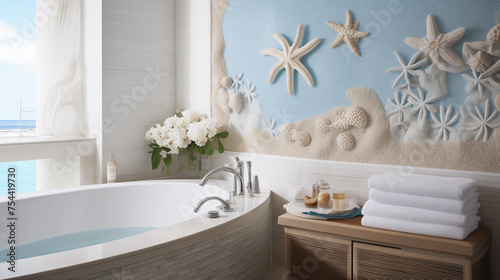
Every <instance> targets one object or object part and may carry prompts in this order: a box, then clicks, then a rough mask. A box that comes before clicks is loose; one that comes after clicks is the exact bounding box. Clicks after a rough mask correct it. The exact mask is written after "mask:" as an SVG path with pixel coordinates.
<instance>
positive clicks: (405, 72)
mask: <svg viewBox="0 0 500 280" xmlns="http://www.w3.org/2000/svg"><path fill="white" fill-rule="evenodd" d="M394 53H395V54H396V57H397V58H398V60H399V63H401V67H394V68H391V69H389V70H387V71H385V72H386V73H387V72H394V71H401V74H400V75H399V76H398V78H397V79H396V81H395V82H394V84H393V85H392V87H393V88H395V87H396V86H397V85H398V84H399V82H400V81H401V80H402V79H403V77H404V78H405V81H406V83H404V84H402V85H401V86H399V88H404V87H406V86H408V85H409V86H411V87H416V86H418V85H419V83H413V82H412V79H411V76H410V75H412V76H416V77H417V76H418V77H420V76H423V75H425V73H424V71H423V70H417V69H418V68H420V67H422V66H423V65H425V64H426V63H427V62H428V61H429V58H427V57H424V58H423V59H421V60H419V58H420V55H421V54H422V52H421V51H419V52H417V53H416V54H415V55H413V56H412V58H411V59H410V62H408V64H406V62H405V60H404V59H403V58H402V57H401V56H400V55H399V54H398V53H397V52H396V51H394Z"/></svg>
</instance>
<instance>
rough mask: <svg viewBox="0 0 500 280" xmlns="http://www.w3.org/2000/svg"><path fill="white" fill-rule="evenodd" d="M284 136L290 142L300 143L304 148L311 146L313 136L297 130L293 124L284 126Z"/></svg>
mask: <svg viewBox="0 0 500 280" xmlns="http://www.w3.org/2000/svg"><path fill="white" fill-rule="evenodd" d="M282 133H283V136H284V137H285V139H287V140H288V141H290V142H299V144H300V145H301V146H303V147H306V146H309V144H311V135H309V133H307V132H305V131H299V130H297V129H296V128H295V125H294V124H293V123H286V124H284V125H283V131H282Z"/></svg>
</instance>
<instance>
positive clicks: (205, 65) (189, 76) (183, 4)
mask: <svg viewBox="0 0 500 280" xmlns="http://www.w3.org/2000/svg"><path fill="white" fill-rule="evenodd" d="M210 13H211V11H210V0H177V9H176V28H177V30H176V34H177V41H176V44H177V47H176V48H177V52H176V61H177V64H176V66H177V70H176V79H177V83H176V86H177V89H176V91H177V107H180V108H182V109H193V110H196V111H199V112H201V113H205V114H208V115H209V114H210V88H211V82H210V81H211V80H210V42H211V30H210V29H211V19H210Z"/></svg>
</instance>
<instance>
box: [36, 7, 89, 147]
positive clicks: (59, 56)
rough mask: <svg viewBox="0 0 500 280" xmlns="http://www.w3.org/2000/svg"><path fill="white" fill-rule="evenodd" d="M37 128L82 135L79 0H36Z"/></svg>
mask: <svg viewBox="0 0 500 280" xmlns="http://www.w3.org/2000/svg"><path fill="white" fill-rule="evenodd" d="M36 4H37V39H36V41H37V47H36V48H37V50H36V56H37V130H38V134H39V135H40V136H42V137H47V136H49V137H50V136H53V137H72V136H86V134H87V130H88V129H87V121H86V108H85V66H84V63H83V53H82V32H81V29H82V21H81V18H82V16H81V12H82V11H81V10H82V9H81V6H82V3H81V1H80V0H37V3H36Z"/></svg>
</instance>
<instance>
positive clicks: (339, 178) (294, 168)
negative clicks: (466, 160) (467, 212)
mask: <svg viewBox="0 0 500 280" xmlns="http://www.w3.org/2000/svg"><path fill="white" fill-rule="evenodd" d="M236 156H238V157H240V160H245V161H252V175H258V176H259V182H260V186H261V189H263V190H272V191H273V192H274V194H273V196H272V201H271V209H272V211H273V213H272V219H273V220H272V229H273V234H272V242H273V263H274V264H276V265H283V264H284V255H283V253H284V251H283V247H284V246H283V244H284V242H285V240H284V233H283V228H282V227H280V226H279V225H278V224H277V217H278V216H279V215H280V214H282V213H284V212H285V211H284V210H283V204H284V203H286V202H287V201H289V193H290V192H291V190H293V188H295V187H298V186H300V185H304V186H312V184H313V183H315V182H317V181H318V180H326V181H327V182H328V183H329V184H330V186H331V187H332V188H342V189H345V190H346V195H347V196H348V197H355V198H356V199H357V201H358V204H360V205H362V204H364V203H365V202H366V200H368V191H369V189H368V178H370V176H372V175H376V174H382V173H387V172H412V173H418V174H426V175H437V176H449V177H467V178H473V179H475V180H476V181H477V185H478V192H479V193H480V196H479V202H480V204H481V208H480V210H479V216H480V217H481V223H480V224H481V226H485V227H488V228H490V229H491V232H492V250H491V252H490V269H491V274H492V275H491V279H500V270H499V269H498V268H499V267H500V216H499V215H498V213H500V174H496V173H484V172H471V171H459V170H447V169H432V168H416V167H403V166H391V165H377V164H364V163H350V162H336V161H326V160H312V159H300V158H289V157H280V156H268V155H259V154H247V153H236V152H228V151H226V152H225V153H224V154H222V155H221V154H217V153H216V154H214V156H212V157H210V169H212V168H215V167H218V166H223V165H224V164H225V163H227V164H229V166H230V167H235V166H236V164H235V161H234V158H235V157H236ZM245 173H246V172H245ZM229 187H230V186H228V188H229Z"/></svg>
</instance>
